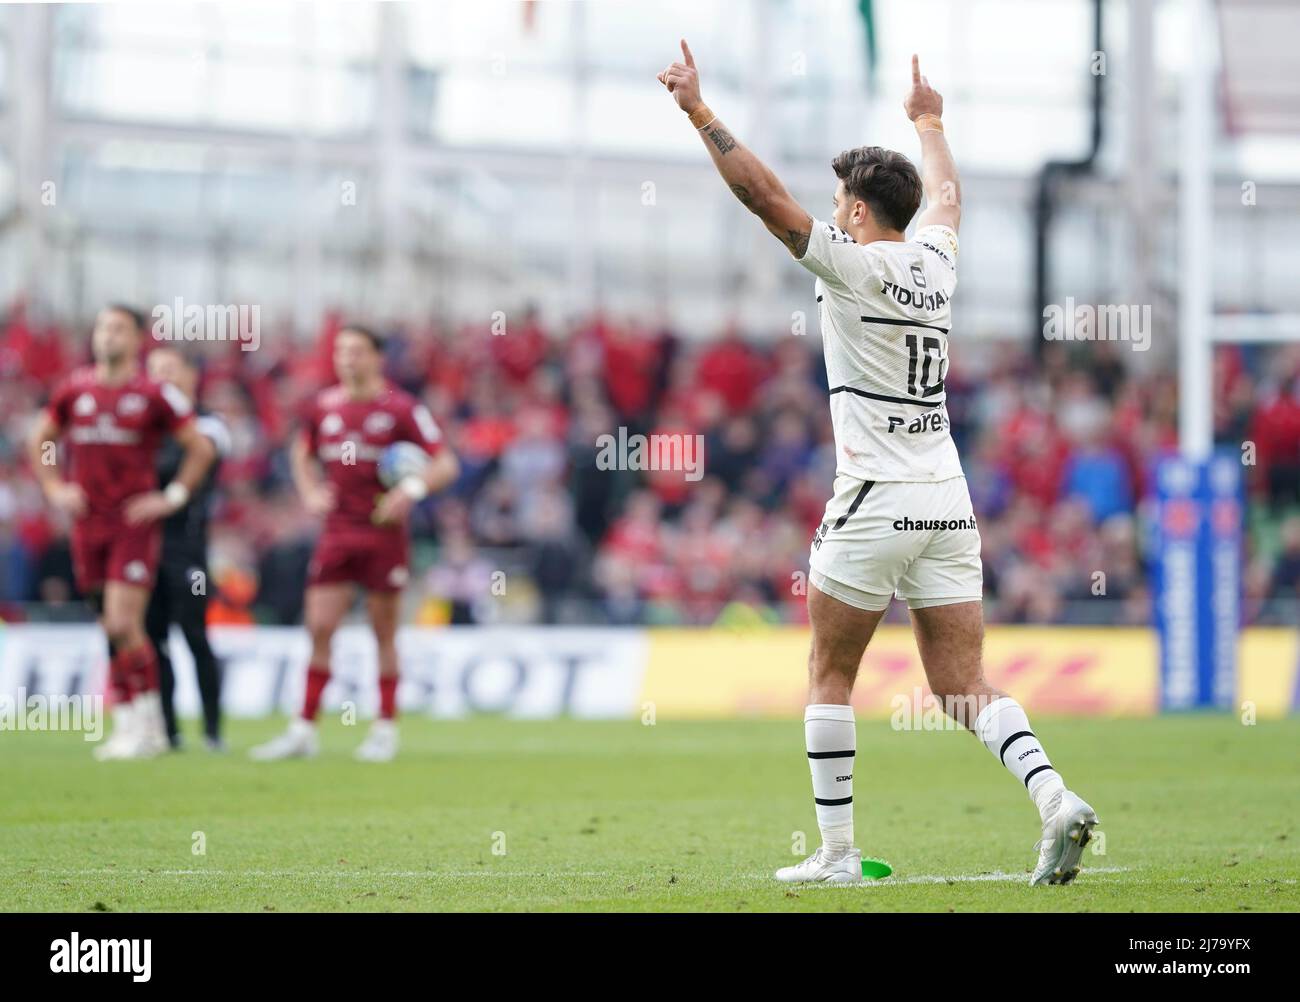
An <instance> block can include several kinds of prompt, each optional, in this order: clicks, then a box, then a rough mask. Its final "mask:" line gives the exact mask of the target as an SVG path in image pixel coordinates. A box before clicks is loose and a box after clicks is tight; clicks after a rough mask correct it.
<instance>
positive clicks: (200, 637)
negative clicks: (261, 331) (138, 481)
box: [145, 348, 230, 751]
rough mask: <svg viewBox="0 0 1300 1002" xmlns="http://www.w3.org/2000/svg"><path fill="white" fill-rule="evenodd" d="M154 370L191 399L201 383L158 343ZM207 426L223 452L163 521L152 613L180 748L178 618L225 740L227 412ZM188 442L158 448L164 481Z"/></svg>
mask: <svg viewBox="0 0 1300 1002" xmlns="http://www.w3.org/2000/svg"><path fill="white" fill-rule="evenodd" d="M148 369H149V376H150V377H151V378H153V379H155V380H159V381H162V382H168V383H171V384H172V385H173V386H175V387H176V388H177V389H179V390H180V391H181V392H182V393H184V394H185V395H186V396H187V397H189V398H190V400H194V398H195V395H196V390H197V388H198V372H197V371H196V370H195V369H194V367H193V366H192V365H191V364H190V363H189V362H188V361H187V360H186V359H185V358H184V357H183V356H182V355H181V354H180V352H178V351H176V350H174V349H172V348H155V349H154V350H153V351H152V352H150V353H149V357H148ZM197 425H198V429H199V432H200V433H202V434H203V435H204V436H205V437H206V438H208V439H210V440H211V441H212V444H213V445H214V446H215V447H216V454H217V455H216V460H215V461H214V462H213V464H212V466H211V467H210V468H209V469H208V473H207V476H206V477H205V478H204V480H203V482H202V484H200V485H199V487H198V488H197V489H195V491H194V492H193V494H192V495H191V496H190V501H189V503H188V504H187V505H186V506H185V507H184V508H182V509H180V510H179V511H177V512H176V513H174V514H173V515H172V516H171V517H170V518H168V519H167V520H166V521H165V522H164V523H163V549H162V560H161V561H160V563H159V565H158V580H157V582H156V583H155V585H154V590H153V595H152V597H151V598H150V601H149V610H148V613H147V614H146V616H145V628H146V630H147V631H148V633H149V638H150V640H152V641H153V645H154V647H155V649H156V650H157V652H158V668H159V679H160V683H161V695H162V708H163V719H164V720H165V721H166V724H167V738H168V740H169V741H170V742H171V745H172V747H173V748H177V747H179V746H180V732H179V729H178V728H177V725H176V708H175V705H174V703H173V696H174V694H175V691H176V676H175V674H174V673H173V671H172V663H171V657H170V656H169V653H168V642H167V636H168V632H169V629H170V627H171V624H172V623H175V624H176V625H177V626H179V627H180V629H181V634H182V635H183V636H184V637H185V643H186V644H187V645H188V646H189V649H190V653H191V654H192V655H193V656H194V668H195V673H196V675H197V676H198V686H199V699H200V701H201V702H202V704H203V736H204V740H205V742H206V743H207V745H208V747H209V748H210V749H212V750H214V751H215V750H220V749H221V748H222V743H221V666H220V664H218V662H217V659H216V656H215V655H214V654H213V653H212V647H211V645H210V644H209V643H208V633H207V611H208V519H209V516H210V514H211V507H212V495H213V492H214V488H215V485H216V482H217V473H218V470H219V468H220V466H221V459H222V457H223V456H225V455H227V454H228V453H229V451H230V433H229V432H228V431H227V429H226V426H225V424H224V423H222V421H221V419H220V418H218V417H216V416H215V415H212V414H203V413H199V414H198V416H197ZM180 459H181V450H180V448H179V446H177V444H176V442H174V441H172V440H170V439H169V440H168V441H166V442H165V443H164V444H163V446H162V448H161V449H159V450H158V477H159V480H158V482H159V483H162V484H166V483H170V482H171V478H172V477H173V475H174V474H175V472H176V466H177V464H178V463H179V462H180Z"/></svg>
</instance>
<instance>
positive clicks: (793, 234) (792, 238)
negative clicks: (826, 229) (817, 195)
mask: <svg viewBox="0 0 1300 1002" xmlns="http://www.w3.org/2000/svg"><path fill="white" fill-rule="evenodd" d="M811 237H812V216H809V217H808V222H806V223H805V224H804V226H803V228H802V229H798V230H786V231H785V236H783V237H782V238H781V243H783V244H785V245H786V246H787V247H789V248H790V253H791V254H793V255H794V256H795V257H803V256H804V255H805V254H807V253H808V240H809V239H810V238H811Z"/></svg>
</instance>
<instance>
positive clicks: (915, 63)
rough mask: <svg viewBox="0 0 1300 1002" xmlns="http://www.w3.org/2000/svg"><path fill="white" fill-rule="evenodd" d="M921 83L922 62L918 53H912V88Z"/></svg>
mask: <svg viewBox="0 0 1300 1002" xmlns="http://www.w3.org/2000/svg"><path fill="white" fill-rule="evenodd" d="M920 82H921V60H920V57H918V56H917V55H916V53H912V86H913V87H915V86H917V85H919V84H920Z"/></svg>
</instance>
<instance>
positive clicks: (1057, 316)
mask: <svg viewBox="0 0 1300 1002" xmlns="http://www.w3.org/2000/svg"><path fill="white" fill-rule="evenodd" d="M1043 338H1044V339H1045V340H1047V341H1129V342H1131V343H1132V345H1133V350H1134V351H1146V350H1147V349H1148V348H1150V347H1151V307H1150V306H1133V305H1124V304H1119V303H1109V304H1103V305H1101V306H1093V305H1092V304H1091V303H1080V304H1078V305H1076V304H1075V302H1074V297H1073V296H1066V297H1065V305H1064V306H1059V305H1057V304H1056V303H1051V304H1049V305H1047V306H1044V307H1043Z"/></svg>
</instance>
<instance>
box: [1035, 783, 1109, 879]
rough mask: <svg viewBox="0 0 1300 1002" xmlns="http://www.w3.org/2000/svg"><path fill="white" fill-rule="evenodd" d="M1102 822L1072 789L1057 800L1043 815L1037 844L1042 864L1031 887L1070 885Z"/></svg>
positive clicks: (1038, 866)
mask: <svg viewBox="0 0 1300 1002" xmlns="http://www.w3.org/2000/svg"><path fill="white" fill-rule="evenodd" d="M1098 823H1099V822H1098V821H1097V812H1096V811H1094V810H1093V809H1092V808H1091V807H1090V806H1089V805H1088V804H1087V803H1086V802H1085V801H1084V800H1083V798H1082V797H1079V796H1077V795H1076V794H1073V793H1071V792H1070V791H1069V790H1062V791H1061V792H1060V793H1058V794H1057V795H1056V796H1055V797H1053V798H1052V799H1051V800H1050V801H1049V802H1048V805H1047V809H1046V810H1045V811H1044V812H1043V837H1042V838H1041V839H1039V840H1038V841H1037V842H1035V843H1034V848H1035V849H1037V850H1038V865H1037V866H1036V867H1034V874H1033V876H1032V877H1030V878H1029V883H1030V885H1031V886H1037V885H1039V884H1068V883H1069V882H1070V881H1071V880H1073V879H1074V878H1075V877H1077V876H1078V875H1079V860H1080V858H1081V857H1082V856H1083V847H1084V846H1086V845H1087V844H1088V843H1089V842H1091V841H1092V830H1093V829H1094V828H1095V827H1097V825H1098Z"/></svg>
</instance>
